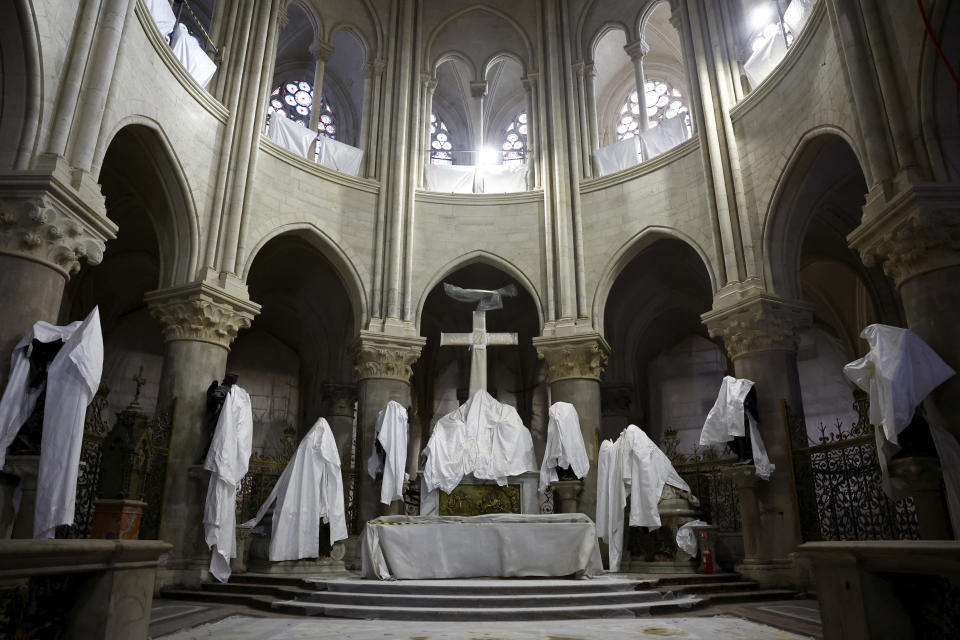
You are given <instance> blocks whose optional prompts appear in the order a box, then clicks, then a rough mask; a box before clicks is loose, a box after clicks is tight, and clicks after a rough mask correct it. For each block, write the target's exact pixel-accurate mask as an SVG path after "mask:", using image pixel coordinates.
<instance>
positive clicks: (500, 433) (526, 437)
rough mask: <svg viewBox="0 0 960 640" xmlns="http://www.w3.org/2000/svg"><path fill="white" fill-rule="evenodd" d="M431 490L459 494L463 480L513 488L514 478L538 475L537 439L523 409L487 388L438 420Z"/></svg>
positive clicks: (430, 457)
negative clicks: (525, 423) (525, 421)
mask: <svg viewBox="0 0 960 640" xmlns="http://www.w3.org/2000/svg"><path fill="white" fill-rule="evenodd" d="M423 453H424V455H425V456H426V457H427V460H426V462H425V463H424V467H423V480H424V485H425V489H426V490H427V491H434V490H435V489H437V488H440V489H442V490H443V491H444V492H446V493H450V492H451V491H453V490H454V489H455V488H456V486H457V485H458V484H460V481H461V480H462V479H463V476H465V475H466V474H468V473H470V474H473V477H474V478H477V479H478V480H495V481H496V482H497V484H498V485H500V486H504V485H506V484H507V478H508V477H509V476H515V475H519V474H521V473H524V472H526V471H536V470H537V466H536V460H535V458H534V453H533V438H532V437H531V436H530V431H529V430H528V429H527V428H526V427H525V426H523V421H521V420H520V416H519V415H518V414H517V410H516V409H514V408H513V407H511V406H510V405H507V404H502V403H500V402H497V400H496V399H495V398H494V397H493V396H491V395H490V394H489V393H487V392H486V391H484V390H482V389H481V390H479V391H477V392H476V393H474V394H473V397H472V398H470V399H469V400H467V401H466V402H465V403H463V404H462V405H461V406H460V408H458V409H457V410H456V411H452V412H450V413H448V414H447V415H445V416H443V417H442V418H440V419H439V420H438V421H437V424H436V426H435V427H434V429H433V434H432V435H431V436H430V440H429V442H427V446H426V447H425V448H424V451H423Z"/></svg>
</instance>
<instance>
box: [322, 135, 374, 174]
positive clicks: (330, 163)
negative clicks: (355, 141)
mask: <svg viewBox="0 0 960 640" xmlns="http://www.w3.org/2000/svg"><path fill="white" fill-rule="evenodd" d="M317 144H318V145H319V146H320V164H322V165H323V166H325V167H328V168H330V169H334V170H335V171H340V172H341V173H348V174H350V175H351V176H359V175H360V164H361V162H362V161H363V150H362V149H358V148H356V147H351V146H350V145H348V144H344V143H342V142H340V141H338V140H334V139H333V138H324V137H322V136H321V137H320V138H317Z"/></svg>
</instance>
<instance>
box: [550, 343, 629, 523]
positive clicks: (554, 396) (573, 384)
mask: <svg viewBox="0 0 960 640" xmlns="http://www.w3.org/2000/svg"><path fill="white" fill-rule="evenodd" d="M533 346H534V347H535V348H536V349H537V355H538V356H539V357H540V358H541V359H542V360H545V361H546V363H547V382H548V383H549V384H550V402H551V403H553V402H569V403H570V404H572V405H573V406H574V407H576V409H577V414H578V415H579V417H580V431H581V432H582V433H583V444H584V445H585V446H586V449H587V457H588V458H589V460H590V472H589V473H588V474H587V477H585V478H584V479H583V493H582V494H580V512H581V513H585V514H586V515H587V516H589V517H590V518H596V516H597V453H598V452H599V450H600V440H599V431H600V375H601V374H602V373H603V369H604V367H605V366H606V364H607V358H608V356H609V355H610V345H608V344H607V341H606V340H604V339H603V336H601V335H600V334H599V333H595V332H591V333H586V334H581V335H578V336H571V337H567V336H563V337H539V338H534V339H533Z"/></svg>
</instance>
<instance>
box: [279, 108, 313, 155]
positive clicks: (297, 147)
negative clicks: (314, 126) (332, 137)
mask: <svg viewBox="0 0 960 640" xmlns="http://www.w3.org/2000/svg"><path fill="white" fill-rule="evenodd" d="M267 137H268V138H270V139H271V140H272V141H273V142H276V143H277V144H278V145H280V146H281V147H283V148H284V149H286V150H287V151H290V152H291V153H295V154H296V155H298V156H301V157H304V158H309V157H310V147H312V146H313V141H314V140H316V139H317V134H316V133H315V132H313V131H310V129H307V128H306V127H305V126H303V125H302V124H297V123H296V122H295V121H293V120H291V119H290V118H287V117H285V116H284V115H283V112H282V111H278V112H276V113H274V114H273V115H271V116H270V127H269V128H268V129H267Z"/></svg>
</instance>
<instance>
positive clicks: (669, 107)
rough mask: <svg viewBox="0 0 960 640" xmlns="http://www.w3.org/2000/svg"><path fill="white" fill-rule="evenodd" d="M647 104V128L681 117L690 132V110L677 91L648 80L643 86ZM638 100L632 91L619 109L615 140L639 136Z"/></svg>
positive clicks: (667, 84) (657, 81)
mask: <svg viewBox="0 0 960 640" xmlns="http://www.w3.org/2000/svg"><path fill="white" fill-rule="evenodd" d="M644 92H645V94H646V95H645V98H646V103H647V120H648V121H649V124H648V127H649V128H651V129H652V128H653V127H656V126H657V125H659V124H660V123H661V122H662V121H664V120H667V119H672V118H677V117H682V118H683V122H684V124H685V125H686V127H687V131H688V133H689V132H691V131H692V130H691V126H690V109H689V107H687V102H686V99H685V98H684V97H683V94H682V93H681V92H680V90H679V89H677V88H676V87H674V86H673V85H671V84H670V83H669V82H666V81H664V80H649V81H647V82H646V84H644ZM639 118H640V100H639V96H638V95H637V92H636V91H634V92H633V93H631V94H630V95H629V96H628V97H627V100H626V102H624V104H623V106H622V107H621V108H620V120H619V121H618V122H617V140H626V139H627V138H632V137H634V136H635V135H638V134H639V130H640V122H639Z"/></svg>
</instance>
